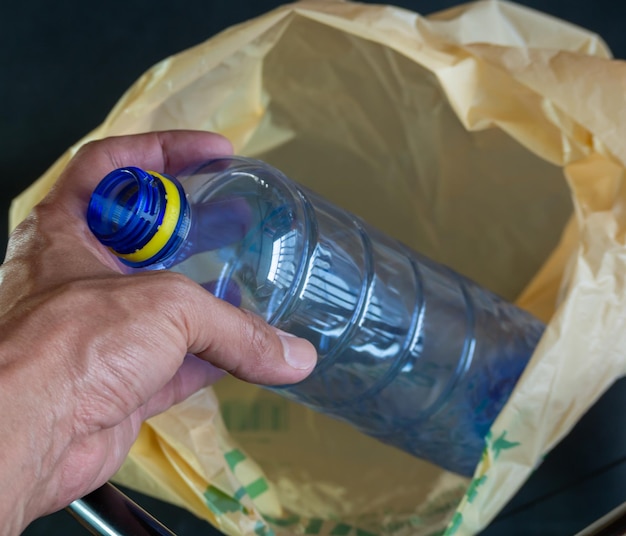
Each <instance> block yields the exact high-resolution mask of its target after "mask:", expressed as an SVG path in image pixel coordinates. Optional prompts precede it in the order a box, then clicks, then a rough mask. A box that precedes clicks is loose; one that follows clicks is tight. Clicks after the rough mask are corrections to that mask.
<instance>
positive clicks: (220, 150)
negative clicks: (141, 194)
mask: <svg viewBox="0 0 626 536" xmlns="http://www.w3.org/2000/svg"><path fill="white" fill-rule="evenodd" d="M231 153H232V146H231V144H230V142H229V141H228V140H227V139H226V138H224V137H222V136H220V135H219V134H215V133H212V132H203V131H191V130H173V131H166V132H151V133H147V134H136V135H130V136H119V137H112V138H106V139H103V140H99V141H94V142H90V143H88V144H86V145H84V146H83V147H81V149H80V150H79V151H78V153H77V154H76V155H75V156H74V158H73V159H72V160H71V161H70V163H69V164H68V166H67V167H66V169H65V170H64V172H63V173H62V175H61V177H59V181H58V182H57V184H56V185H55V186H54V188H53V189H52V191H51V192H50V194H49V196H48V198H47V200H48V201H55V202H59V203H63V204H65V205H66V206H67V207H68V208H69V209H70V210H71V211H72V212H74V213H75V214H76V215H80V217H83V216H84V211H85V207H86V206H87V203H88V202H89V197H90V196H91V193H92V191H93V189H94V188H95V187H96V186H97V184H98V183H99V182H100V180H102V178H103V177H104V176H105V175H106V174H107V173H109V172H110V171H113V170H114V169H116V168H119V167H124V166H137V167H143V168H146V169H153V170H155V171H159V172H164V173H170V174H173V175H176V174H177V173H178V172H180V171H181V170H182V169H184V168H185V167H187V166H189V165H194V164H197V163H198V162H200V161H203V160H207V159H209V158H211V157H214V156H219V155H228V154H231Z"/></svg>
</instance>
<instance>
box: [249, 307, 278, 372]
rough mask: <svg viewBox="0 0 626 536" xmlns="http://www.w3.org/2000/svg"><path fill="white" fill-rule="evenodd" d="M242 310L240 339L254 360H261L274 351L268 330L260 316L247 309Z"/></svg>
mask: <svg viewBox="0 0 626 536" xmlns="http://www.w3.org/2000/svg"><path fill="white" fill-rule="evenodd" d="M241 312H242V319H243V320H242V324H241V330H242V340H243V341H244V342H246V343H247V345H248V347H249V348H250V351H251V352H252V354H253V358H254V359H255V361H263V360H264V359H265V358H267V357H270V356H271V354H272V353H273V352H274V351H275V348H274V341H273V339H272V336H271V333H270V330H269V329H267V325H266V324H265V322H264V321H263V319H261V317H259V316H257V315H255V314H254V313H251V312H249V311H245V310H241Z"/></svg>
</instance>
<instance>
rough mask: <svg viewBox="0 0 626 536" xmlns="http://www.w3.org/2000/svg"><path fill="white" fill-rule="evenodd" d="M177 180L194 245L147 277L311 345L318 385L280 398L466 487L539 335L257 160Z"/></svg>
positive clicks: (481, 293) (313, 380)
mask: <svg viewBox="0 0 626 536" xmlns="http://www.w3.org/2000/svg"><path fill="white" fill-rule="evenodd" d="M178 180H179V181H180V184H182V186H183V189H184V191H185V193H186V200H187V202H188V205H189V211H188V218H189V221H188V222H187V223H188V225H184V226H182V228H184V229H185V233H186V235H185V237H184V240H181V241H180V247H178V249H177V250H176V251H174V252H173V253H172V254H171V255H170V256H169V257H168V258H166V259H164V260H162V261H160V262H158V263H157V264H154V265H152V266H149V267H148V268H150V269H170V270H174V271H178V272H182V273H184V274H186V275H188V276H189V277H191V278H192V279H194V280H195V281H198V282H199V283H201V284H203V285H204V286H205V288H207V289H208V290H210V291H211V292H213V293H214V294H215V295H217V296H218V297H220V298H222V299H225V300H227V301H230V302H231V303H233V304H235V305H238V306H241V307H244V308H246V309H249V310H251V311H253V312H255V313H257V314H259V315H261V316H262V317H263V318H264V319H266V320H267V321H268V322H269V323H271V324H273V325H274V326H277V327H279V328H281V329H283V330H285V331H288V332H291V333H293V334H295V335H298V336H300V337H304V338H306V339H308V340H309V341H311V342H312V343H313V344H314V345H315V347H316V348H317V351H318V356H319V360H318V365H317V367H316V368H315V370H314V371H313V373H312V374H311V376H310V377H309V378H307V379H306V380H304V381H303V382H301V383H298V384H296V385H288V386H281V387H276V388H273V389H274V390H275V391H276V392H278V393H280V394H282V395H283V396H285V397H288V398H290V399H292V400H295V401H297V402H299V403H302V404H305V405H307V406H309V407H310V408H313V409H314V410H317V411H320V412H323V413H325V414H328V415H331V416H333V417H336V418H338V419H341V420H344V421H347V422H349V423H350V424H352V425H353V426H355V427H357V428H358V429H359V430H361V431H362V432H364V433H365V434H368V435H370V436H373V437H376V438H379V439H380V440H382V441H384V442H386V443H388V444H391V445H394V446H396V447H399V448H401V449H403V450H405V451H407V452H409V453H411V454H414V455H416V456H418V457H420V458H424V459H427V460H429V461H431V462H433V463H435V464H437V465H439V466H441V467H443V468H445V469H448V470H450V471H453V472H455V473H459V474H462V475H471V473H472V472H473V470H474V468H475V466H476V464H477V462H478V460H479V458H480V455H481V452H482V450H483V447H484V437H485V435H486V433H487V431H488V429H489V427H490V425H491V423H492V422H493V420H494V419H495V417H496V416H497V415H498V413H499V412H500V410H501V409H502V407H503V405H504V404H505V403H506V401H507V399H508V397H509V395H510V393H511V391H512V389H513V387H514V385H515V383H516V382H517V380H518V378H519V376H520V374H521V373H522V371H523V370H524V368H525V366H526V364H527V362H528V359H529V358H530V356H531V355H532V352H533V350H534V348H535V346H536V344H537V342H538V340H539V338H540V337H541V334H542V331H543V328H544V326H543V324H542V323H541V322H539V321H538V320H536V319H535V318H533V317H532V316H530V315H529V314H528V313H526V312H524V311H522V310H520V309H519V308H517V307H516V306H514V305H512V304H510V303H507V302H505V301H504V300H502V299H501V298H499V297H497V296H495V295H494V294H492V293H491V292H489V291H487V290H485V289H483V288H480V287H478V286H477V285H476V284H474V283H472V282H471V281H469V280H467V279H465V278H463V277H461V276H460V275H458V274H457V273H455V272H453V271H452V270H450V269H449V268H447V267H445V266H442V265H439V264H437V263H435V262H433V261H431V260H429V259H427V258H424V257H423V256H421V255H420V254H418V253H416V252H414V251H412V250H410V249H409V248H407V247H406V246H404V245H403V244H401V243H399V242H397V241H395V240H393V239H391V238H389V237H387V236H385V235H383V234H381V233H380V232H378V231H377V230H375V229H373V228H371V227H369V226H368V225H367V224H366V223H364V222H363V221H362V220H360V219H359V218H357V217H356V216H354V215H352V214H349V213H347V212H345V211H343V210H341V209H340V208H338V207H336V206H334V205H333V204H331V203H329V202H328V201H326V200H325V199H323V198H321V197H320V196H318V195H316V194H314V193H313V192H311V191H308V190H306V189H305V188H302V187H301V186H299V185H297V184H295V183H294V182H293V181H291V180H289V179H288V178H286V177H285V176H284V175H283V174H282V173H280V172H279V171H277V170H275V169H274V168H272V167H270V166H268V165H266V164H263V163H261V162H258V161H254V160H250V159H245V158H238V157H233V158H224V159H216V160H213V161H211V162H208V163H207V164H205V165H203V166H201V167H199V168H197V169H194V170H193V171H191V172H189V173H186V174H183V175H180V176H179V177H178ZM100 201H101V200H100ZM144 269H145V268H144Z"/></svg>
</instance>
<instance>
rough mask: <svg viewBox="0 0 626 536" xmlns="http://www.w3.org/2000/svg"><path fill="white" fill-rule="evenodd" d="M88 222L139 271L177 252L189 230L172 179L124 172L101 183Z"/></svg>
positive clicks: (179, 193) (133, 169)
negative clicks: (139, 268) (140, 268)
mask: <svg viewBox="0 0 626 536" xmlns="http://www.w3.org/2000/svg"><path fill="white" fill-rule="evenodd" d="M87 222H88V225H89V228H90V229H91V231H92V232H93V234H94V235H95V236H96V238H97V239H98V240H99V241H100V242H101V243H102V244H104V245H105V246H107V247H108V248H109V249H110V250H111V251H112V252H113V253H114V254H115V255H117V256H118V257H119V258H120V260H121V261H122V262H124V263H125V264H127V265H129V266H133V267H137V268H138V267H143V266H148V265H150V264H155V263H158V262H162V261H164V260H165V259H166V258H167V257H169V256H170V255H171V254H172V253H173V252H174V251H176V250H177V248H178V246H179V245H180V243H181V242H182V241H183V240H184V238H185V235H186V233H187V230H188V228H189V205H188V203H187V199H186V198H185V193H184V190H183V188H182V186H181V185H180V183H179V182H178V181H177V180H176V179H174V178H173V177H169V176H167V175H162V174H160V173H157V172H155V171H144V170H143V169H140V168H137V167H125V168H119V169H116V170H114V171H112V172H111V173H109V174H108V175H107V176H106V177H104V179H102V181H101V182H100V184H98V186H97V187H96V189H95V190H94V192H93V194H92V196H91V199H90V201H89V207H88V209H87Z"/></svg>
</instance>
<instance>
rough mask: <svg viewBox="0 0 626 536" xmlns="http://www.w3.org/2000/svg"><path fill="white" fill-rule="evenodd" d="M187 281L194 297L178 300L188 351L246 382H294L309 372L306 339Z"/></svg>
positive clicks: (311, 354) (313, 355) (310, 350)
mask: <svg viewBox="0 0 626 536" xmlns="http://www.w3.org/2000/svg"><path fill="white" fill-rule="evenodd" d="M172 275H174V274H172ZM185 279H186V278H185ZM187 281H188V282H189V284H190V285H192V286H194V287H196V289H195V291H194V292H193V298H192V299H179V300H178V303H183V304H185V307H184V323H185V330H186V333H187V351H188V352H189V353H192V354H195V355H196V356H198V357H200V358H201V359H204V360H206V361H209V362H210V363H212V364H213V365H215V366H216V367H218V368H220V369H222V370H225V371H226V372H229V373H230V374H232V375H233V376H236V377H237V378H240V379H242V380H245V381H248V382H251V383H259V384H266V385H278V384H291V383H297V382H299V381H301V380H303V379H304V378H305V377H306V376H308V374H309V373H310V372H311V371H312V370H313V368H314V367H315V364H316V362H317V352H316V350H315V348H314V347H313V345H312V344H311V343H310V342H308V341H306V340H305V339H301V338H298V337H295V336H293V335H290V334H288V333H285V332H283V331H281V330H278V329H276V328H274V327H272V326H270V325H269V324H267V323H266V322H265V321H264V320H263V319H262V318H261V317H259V316H257V315H255V314H254V313H251V312H249V311H246V310H243V309H238V308H237V307H234V306H233V305H230V304H229V303H227V302H225V301H223V300H220V299H219V298H216V297H215V296H213V295H212V294H210V293H209V292H207V291H206V290H204V289H203V288H202V287H200V286H199V285H196V284H195V283H193V282H191V281H190V280H187ZM179 296H180V294H179Z"/></svg>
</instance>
